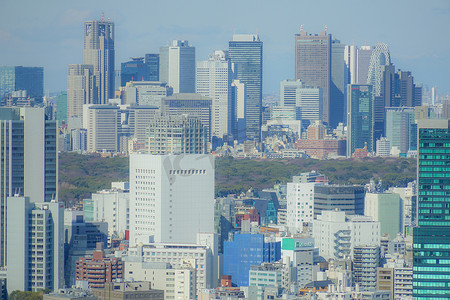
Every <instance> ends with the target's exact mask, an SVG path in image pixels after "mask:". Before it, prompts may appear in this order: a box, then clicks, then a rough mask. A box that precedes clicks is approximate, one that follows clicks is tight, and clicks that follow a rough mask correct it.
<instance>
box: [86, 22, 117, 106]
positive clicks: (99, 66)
mask: <svg viewBox="0 0 450 300" xmlns="http://www.w3.org/2000/svg"><path fill="white" fill-rule="evenodd" d="M84 64H85V65H92V66H93V74H94V75H95V81H94V82H95V85H96V86H97V88H98V97H97V98H98V104H106V103H108V99H110V98H114V23H113V22H111V21H109V20H108V21H105V20H103V19H102V20H100V21H87V22H84Z"/></svg>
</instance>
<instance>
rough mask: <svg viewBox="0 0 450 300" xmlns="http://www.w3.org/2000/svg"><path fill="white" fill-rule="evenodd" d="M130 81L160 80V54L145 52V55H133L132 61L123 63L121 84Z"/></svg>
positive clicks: (123, 84)
mask: <svg viewBox="0 0 450 300" xmlns="http://www.w3.org/2000/svg"><path fill="white" fill-rule="evenodd" d="M129 81H159V54H145V58H144V57H132V58H131V61H127V62H124V63H122V64H121V68H120V86H125V85H126V84H127V82H129Z"/></svg>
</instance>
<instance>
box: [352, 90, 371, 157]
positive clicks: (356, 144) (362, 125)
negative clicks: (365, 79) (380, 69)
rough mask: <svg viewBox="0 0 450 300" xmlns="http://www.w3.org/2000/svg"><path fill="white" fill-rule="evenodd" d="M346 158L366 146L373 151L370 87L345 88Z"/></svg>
mask: <svg viewBox="0 0 450 300" xmlns="http://www.w3.org/2000/svg"><path fill="white" fill-rule="evenodd" d="M347 89H348V90H347V107H348V112H349V113H348V114H347V126H348V135H349V139H348V141H347V156H351V155H352V154H353V152H355V149H362V148H364V146H367V150H368V151H369V152H372V151H373V113H372V111H373V109H372V108H373V93H372V86H371V85H363V84H351V85H348V86H347Z"/></svg>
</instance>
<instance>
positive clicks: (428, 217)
mask: <svg viewBox="0 0 450 300" xmlns="http://www.w3.org/2000/svg"><path fill="white" fill-rule="evenodd" d="M418 125H419V126H418V127H419V130H418V135H419V136H418V138H419V142H418V149H419V151H418V179H417V181H418V201H417V203H418V204H417V209H418V211H417V215H418V218H417V222H418V224H417V225H418V227H417V228H414V231H413V297H414V299H417V300H420V299H450V126H449V120H424V121H423V122H420V123H419V124H418Z"/></svg>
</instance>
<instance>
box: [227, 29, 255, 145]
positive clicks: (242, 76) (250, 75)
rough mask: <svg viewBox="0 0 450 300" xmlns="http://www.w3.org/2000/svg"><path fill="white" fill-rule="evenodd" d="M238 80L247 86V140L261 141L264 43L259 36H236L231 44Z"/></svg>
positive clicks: (245, 116)
mask: <svg viewBox="0 0 450 300" xmlns="http://www.w3.org/2000/svg"><path fill="white" fill-rule="evenodd" d="M228 46H229V51H230V53H229V54H230V60H231V63H233V64H234V65H235V66H236V68H237V72H236V75H237V79H239V81H240V83H243V84H244V85H245V94H246V98H245V104H244V120H245V130H246V139H247V140H258V141H259V139H260V131H261V125H262V123H261V122H262V115H261V114H262V70H263V42H262V41H260V40H259V36H258V35H257V34H235V35H233V40H232V41H230V42H229V45H228Z"/></svg>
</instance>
